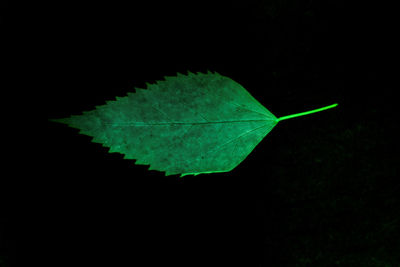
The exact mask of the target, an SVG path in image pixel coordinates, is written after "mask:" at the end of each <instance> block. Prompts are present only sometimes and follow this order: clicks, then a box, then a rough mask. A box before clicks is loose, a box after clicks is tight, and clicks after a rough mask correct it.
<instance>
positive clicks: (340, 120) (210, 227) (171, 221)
mask: <svg viewBox="0 0 400 267" xmlns="http://www.w3.org/2000/svg"><path fill="white" fill-rule="evenodd" d="M348 2H349V1H312V0H310V1H296V0H285V1H283V0H281V1H278V0H270V1H266V0H264V1H262V0H259V1H229V2H228V1H227V2H221V1H198V2H197V1H194V2H192V1H190V3H189V2H186V3H178V2H176V1H164V2H156V1H145V3H143V2H140V3H136V2H135V1H104V2H99V1H88V0H84V1H32V2H30V3H23V2H18V1H14V2H13V4H12V5H11V4H8V5H6V4H4V5H3V6H2V7H1V8H2V9H3V10H2V11H3V12H2V14H3V17H2V21H1V23H2V29H3V31H2V33H3V35H2V36H3V37H4V39H3V42H4V43H5V44H6V49H4V51H3V52H4V59H5V60H4V61H3V62H5V65H6V71H5V72H4V78H5V79H4V80H5V81H6V82H8V83H7V85H6V87H4V88H6V90H3V94H4V96H3V97H2V100H3V101H2V102H3V105H2V108H4V111H3V119H4V120H3V121H4V122H5V123H4V131H5V132H6V133H8V134H9V135H10V137H13V139H4V147H5V148H10V150H8V151H9V152H7V153H8V154H7V159H9V160H10V161H7V166H6V167H10V168H11V169H12V172H8V174H6V172H5V174H4V176H3V177H2V178H1V179H2V183H1V188H0V191H1V192H2V205H1V207H2V213H1V215H2V217H1V220H0V222H1V227H0V229H1V232H0V233H1V234H0V238H1V243H0V266H1V267H3V265H4V266H15V265H16V263H17V262H19V263H23V265H25V263H26V264H35V265H38V266H160V265H174V266H177V265H178V266H193V265H202V266H246V267H250V266H257V267H262V266H399V265H400V242H399V238H400V236H399V230H400V229H399V224H400V218H399V208H398V207H399V204H400V201H399V193H400V183H399V179H398V175H399V173H398V170H399V167H398V166H399V156H398V154H397V150H398V138H397V137H398V130H397V127H398V123H397V114H396V110H397V108H398V100H397V95H396V90H395V89H397V88H398V82H397V80H398V78H397V77H398V62H399V61H398V43H397V42H396V39H397V35H398V29H397V28H396V27H395V23H396V22H397V21H396V19H395V17H396V15H397V14H396V9H395V8H394V7H393V6H389V5H387V4H386V3H383V2H379V3H378V2H377V3H374V4H372V3H371V4H368V3H363V4H361V5H357V6H356V5H354V6H351V5H349V3H348ZM188 70H189V71H191V72H197V71H201V72H205V71H207V70H211V71H217V72H219V73H220V74H222V75H225V76H228V77H230V78H232V79H234V80H235V81H237V82H239V83H240V84H242V85H243V86H244V87H245V88H246V89H247V90H248V91H249V92H250V93H251V94H252V95H253V96H254V97H255V98H256V99H257V100H258V101H260V103H262V104H263V105H265V106H266V107H267V108H268V109H269V110H270V111H271V112H272V113H274V114H275V115H276V116H278V117H279V116H284V115H288V114H292V113H297V112H302V111H305V110H309V109H313V108H319V107H322V106H326V105H330V104H333V103H339V106H338V107H337V108H335V109H332V110H329V111H325V112H323V113H320V114H318V115H311V116H309V117H302V118H298V119H293V120H288V121H285V122H282V123H280V124H278V126H277V127H276V128H274V129H273V131H272V132H271V133H269V134H268V136H267V137H266V138H265V139H264V140H263V141H262V142H261V143H260V144H259V145H258V146H257V147H256V149H255V150H254V151H253V152H252V153H251V154H250V155H249V156H248V158H247V159H246V160H245V161H244V162H243V163H242V164H240V165H239V166H238V167H237V168H235V169H234V170H233V171H232V172H229V173H221V174H211V175H199V176H196V177H194V176H185V177H184V178H183V179H182V178H179V177H178V176H168V177H165V176H164V175H163V173H160V172H157V171H148V170H147V167H146V166H139V165H135V164H134V161H128V160H123V159H122V155H120V154H116V153H113V154H110V153H108V152H107V151H108V150H107V149H106V148H104V147H102V146H101V145H99V144H94V143H91V142H90V140H91V139H90V138H89V137H87V136H82V135H78V134H77V133H78V131H77V130H74V129H71V128H68V127H66V126H63V125H58V124H55V123H50V122H48V121H47V120H48V119H49V118H62V117H67V116H70V115H71V114H80V113H81V112H82V111H85V110H91V109H93V108H94V107H95V106H97V105H102V104H104V103H105V101H106V100H112V99H114V98H115V97H116V96H124V95H126V93H127V92H129V91H133V88H134V87H138V88H143V87H145V82H150V83H151V82H154V81H156V80H160V79H162V78H163V77H164V76H170V75H175V74H176V72H181V73H186V71H188ZM7 89H8V90H7ZM8 93H9V94H8ZM9 140H12V141H9ZM8 162H10V163H8ZM21 265H22V264H21ZM26 266H29V265H26Z"/></svg>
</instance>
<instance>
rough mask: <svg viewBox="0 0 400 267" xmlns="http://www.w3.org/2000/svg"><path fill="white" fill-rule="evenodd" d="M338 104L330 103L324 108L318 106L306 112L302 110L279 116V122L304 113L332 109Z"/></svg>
mask: <svg viewBox="0 0 400 267" xmlns="http://www.w3.org/2000/svg"><path fill="white" fill-rule="evenodd" d="M337 105H338V104H337V103H336V104H333V105H330V106H326V107H323V108H317V109H313V110H310V111H305V112H301V113H296V114H292V115H287V116H283V117H280V118H278V122H279V121H283V120H287V119H291V118H295V117H300V116H304V115H308V114H312V113H316V112H320V111H323V110H327V109H330V108H334V107H336V106H337Z"/></svg>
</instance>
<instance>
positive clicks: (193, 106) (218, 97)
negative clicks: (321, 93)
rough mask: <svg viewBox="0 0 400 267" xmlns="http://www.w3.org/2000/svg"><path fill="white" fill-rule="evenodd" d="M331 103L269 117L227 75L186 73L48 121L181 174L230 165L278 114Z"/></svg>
mask: <svg viewBox="0 0 400 267" xmlns="http://www.w3.org/2000/svg"><path fill="white" fill-rule="evenodd" d="M336 105H337V104H334V105H331V106H328V107H325V108H322V109H317V110H313V111H309V112H303V113H299V114H294V115H290V116H285V117H280V118H276V117H275V116H274V115H273V114H272V113H271V112H269V111H268V110H267V109H266V108H265V107H263V106H262V105H261V104H260V103H259V102H258V101H257V100H255V99H254V98H253V97H252V96H251V95H250V94H249V93H248V92H247V91H246V89H244V88H243V87H242V86H241V85H240V84H238V83H237V82H235V81H233V80H232V79H230V78H228V77H225V76H222V75H220V74H218V73H216V72H215V73H211V72H208V73H206V74H205V73H196V74H193V73H190V72H189V74H188V75H182V74H179V73H178V74H177V76H174V77H165V81H158V82H157V83H155V84H150V85H148V89H147V90H144V89H136V92H135V93H128V95H127V96H125V97H117V99H116V100H115V101H108V102H107V104H106V105H103V106H98V107H96V109H94V110H91V111H88V112H83V114H82V115H75V116H71V117H69V118H64V119H56V120H53V121H56V122H61V123H65V124H67V125H69V126H70V127H73V128H78V129H80V133H81V134H85V135H89V136H92V137H93V142H97V143H101V144H103V145H104V146H106V147H109V148H110V150H109V152H110V153H111V152H118V153H121V154H124V155H125V156H124V158H126V159H136V160H137V161H136V164H143V165H150V168H149V169H150V170H158V171H164V172H165V174H166V175H173V174H180V175H181V176H184V175H188V174H193V175H197V174H200V173H214V172H227V171H231V170H232V169H233V168H235V167H236V166H237V165H238V164H239V163H240V162H242V161H243V160H244V159H245V158H246V157H247V155H248V154H249V153H250V152H251V151H252V150H253V149H254V148H255V146H256V145H257V144H258V143H259V142H260V141H261V140H262V139H263V138H264V137H265V136H266V135H267V134H268V133H269V132H270V131H271V130H272V128H273V127H274V126H275V125H276V124H277V123H278V122H279V121H281V120H285V119H289V118H293V117H297V116H302V115H307V114H310V113H314V112H318V111H321V110H324V109H328V108H332V107H335V106H336Z"/></svg>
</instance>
